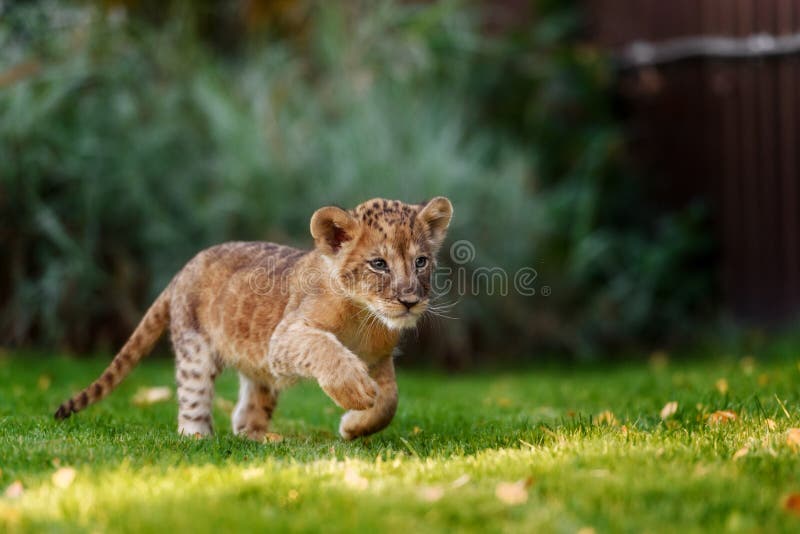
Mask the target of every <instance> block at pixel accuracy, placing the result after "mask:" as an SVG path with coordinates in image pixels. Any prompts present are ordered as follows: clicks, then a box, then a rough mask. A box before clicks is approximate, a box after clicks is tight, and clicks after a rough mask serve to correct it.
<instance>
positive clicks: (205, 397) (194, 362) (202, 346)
mask: <svg viewBox="0 0 800 534" xmlns="http://www.w3.org/2000/svg"><path fill="white" fill-rule="evenodd" d="M172 345H173V347H174V349H175V374H176V380H177V384H178V432H179V433H180V434H182V435H185V436H208V435H210V434H212V433H213V431H214V430H213V423H212V419H211V410H212V402H213V400H214V380H215V379H216V378H217V375H218V374H219V372H220V370H221V367H220V364H219V362H218V360H217V358H216V353H215V351H214V350H213V348H212V347H211V344H210V343H209V341H208V340H207V338H206V337H205V336H203V335H202V334H200V333H199V332H196V331H181V332H175V331H173V335H172Z"/></svg>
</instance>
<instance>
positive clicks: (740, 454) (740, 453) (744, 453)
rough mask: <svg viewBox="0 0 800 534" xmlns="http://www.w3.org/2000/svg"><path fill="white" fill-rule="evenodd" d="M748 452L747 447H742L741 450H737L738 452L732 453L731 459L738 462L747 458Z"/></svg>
mask: <svg viewBox="0 0 800 534" xmlns="http://www.w3.org/2000/svg"><path fill="white" fill-rule="evenodd" d="M749 452H750V449H748V448H747V447H742V448H741V449H739V450H738V451H736V452H735V453H733V459H734V460H738V459H739V458H743V457H745V456H747V453H749Z"/></svg>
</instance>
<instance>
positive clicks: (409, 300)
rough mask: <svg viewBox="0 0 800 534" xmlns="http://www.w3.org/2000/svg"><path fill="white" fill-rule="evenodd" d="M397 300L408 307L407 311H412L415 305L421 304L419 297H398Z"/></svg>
mask: <svg viewBox="0 0 800 534" xmlns="http://www.w3.org/2000/svg"><path fill="white" fill-rule="evenodd" d="M397 300H399V301H400V303H401V304H402V305H403V306H405V307H406V309H407V310H410V309H411V308H413V307H414V305H415V304H417V303H418V302H419V298H417V297H413V296H412V297H398V298H397Z"/></svg>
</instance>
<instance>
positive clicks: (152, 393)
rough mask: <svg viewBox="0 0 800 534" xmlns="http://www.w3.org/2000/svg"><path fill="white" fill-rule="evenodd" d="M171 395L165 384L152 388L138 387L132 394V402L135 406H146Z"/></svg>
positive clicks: (170, 390)
mask: <svg viewBox="0 0 800 534" xmlns="http://www.w3.org/2000/svg"><path fill="white" fill-rule="evenodd" d="M171 397H172V389H171V388H168V387H166V386H158V387H154V388H139V391H137V392H136V395H134V396H133V403H134V404H135V405H137V406H148V405H150V404H155V403H157V402H164V401H167V400H169V399H170V398H171Z"/></svg>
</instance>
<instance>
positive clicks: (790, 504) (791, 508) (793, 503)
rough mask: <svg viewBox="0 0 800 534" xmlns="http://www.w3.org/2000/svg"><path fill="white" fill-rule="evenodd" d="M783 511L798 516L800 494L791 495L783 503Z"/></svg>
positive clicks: (799, 512) (799, 513)
mask: <svg viewBox="0 0 800 534" xmlns="http://www.w3.org/2000/svg"><path fill="white" fill-rule="evenodd" d="M783 509H784V510H786V511H787V512H791V513H793V514H795V515H800V493H792V494H790V495H789V496H788V497H786V499H784V501H783Z"/></svg>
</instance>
